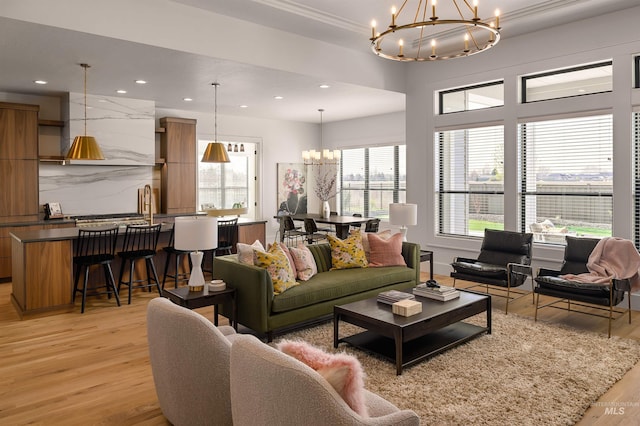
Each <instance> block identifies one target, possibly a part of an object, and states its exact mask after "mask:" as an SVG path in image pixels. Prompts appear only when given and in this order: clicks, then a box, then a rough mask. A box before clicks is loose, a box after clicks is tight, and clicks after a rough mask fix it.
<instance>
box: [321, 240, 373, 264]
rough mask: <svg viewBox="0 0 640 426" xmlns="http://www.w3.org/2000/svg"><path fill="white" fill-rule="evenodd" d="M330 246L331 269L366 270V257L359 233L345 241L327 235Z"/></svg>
mask: <svg viewBox="0 0 640 426" xmlns="http://www.w3.org/2000/svg"><path fill="white" fill-rule="evenodd" d="M327 239H328V240H329V245H330V246H331V269H350V268H366V267H367V264H368V262H367V257H366V255H365V253H364V249H363V248H362V237H361V236H360V233H359V232H355V233H354V234H352V235H350V236H348V237H347V238H346V239H344V240H341V239H340V238H337V237H334V236H333V235H327Z"/></svg>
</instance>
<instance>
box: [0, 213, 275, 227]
mask: <svg viewBox="0 0 640 426" xmlns="http://www.w3.org/2000/svg"><path fill="white" fill-rule="evenodd" d="M206 214H207V213H206V212H198V213H193V214H184V213H182V214H164V213H158V214H155V213H154V215H153V219H154V222H155V223H162V222H163V219H167V218H171V219H173V218H176V217H178V216H204V215H206ZM130 215H131V216H136V215H139V214H138V213H131V214H130ZM90 216H91V215H87V217H90ZM95 216H104V215H95ZM114 216H116V214H114ZM234 217H235V216H234ZM266 222H267V221H266V220H256V219H249V218H244V217H240V218H238V224H251V223H266ZM75 223H76V221H75V219H72V218H71V216H66V217H64V218H62V219H46V220H45V219H44V216H41V217H40V219H38V220H32V221H27V222H9V223H0V228H3V227H20V226H31V225H66V224H74V225H75Z"/></svg>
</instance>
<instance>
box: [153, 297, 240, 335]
mask: <svg viewBox="0 0 640 426" xmlns="http://www.w3.org/2000/svg"><path fill="white" fill-rule="evenodd" d="M163 293H165V294H166V295H167V296H169V300H171V301H172V302H173V303H175V304H176V305H180V306H183V307H185V308H187V309H196V308H202V307H205V306H211V305H213V324H214V325H215V326H216V327H217V326H218V305H219V304H221V303H223V304H224V303H231V312H232V314H231V318H229V323H230V324H231V325H232V326H233V328H234V329H235V330H236V331H238V321H236V318H237V314H238V308H237V306H236V289H235V288H226V289H224V290H221V291H209V292H208V293H207V294H205V291H204V290H202V291H189V287H178V288H173V289H166V290H164V292H163Z"/></svg>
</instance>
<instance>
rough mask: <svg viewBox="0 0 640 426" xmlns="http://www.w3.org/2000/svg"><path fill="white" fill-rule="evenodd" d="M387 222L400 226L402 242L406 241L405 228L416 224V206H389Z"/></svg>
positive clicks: (394, 204)
mask: <svg viewBox="0 0 640 426" xmlns="http://www.w3.org/2000/svg"><path fill="white" fill-rule="evenodd" d="M389 222H390V223H391V224H392V225H400V232H401V233H402V240H403V241H407V226H414V225H417V224H418V205H417V204H407V203H391V204H389Z"/></svg>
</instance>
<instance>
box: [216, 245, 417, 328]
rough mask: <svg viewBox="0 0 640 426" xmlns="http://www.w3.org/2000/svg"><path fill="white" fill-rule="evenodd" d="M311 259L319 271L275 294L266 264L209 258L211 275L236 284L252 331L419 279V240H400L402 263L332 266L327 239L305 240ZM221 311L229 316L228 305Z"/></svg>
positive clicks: (239, 305) (327, 311)
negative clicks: (212, 259) (318, 241)
mask: <svg viewBox="0 0 640 426" xmlns="http://www.w3.org/2000/svg"><path fill="white" fill-rule="evenodd" d="M308 247H309V249H310V250H311V253H312V254H313V257H314V258H315V260H316V264H317V266H318V274H317V275H314V276H313V277H312V278H311V279H310V280H308V281H300V283H301V284H300V285H298V286H295V287H292V288H290V289H288V290H287V291H285V292H283V293H282V294H279V295H274V294H273V284H272V282H271V277H270V276H269V274H268V273H267V271H266V270H265V269H262V268H259V267H257V266H253V265H246V264H243V263H240V262H239V261H238V257H237V255H228V256H219V257H216V258H215V259H214V266H213V270H214V272H215V277H216V278H220V279H222V280H224V281H225V282H226V283H227V286H228V287H231V288H235V289H236V302H237V309H238V314H237V315H238V316H237V319H238V322H239V323H240V324H242V325H244V326H246V327H248V328H250V329H252V330H254V331H256V332H259V333H266V335H267V340H268V341H271V340H272V338H273V332H274V331H276V330H278V329H282V328H286V327H290V326H293V325H295V324H298V323H302V322H307V321H310V320H313V319H317V318H319V317H323V316H326V315H328V314H332V313H333V307H334V306H335V305H343V304H345V303H350V302H354V301H356V300H361V299H366V298H369V297H374V296H376V295H377V294H378V293H380V292H381V291H385V290H390V289H408V288H411V287H414V286H416V285H417V284H418V283H419V282H420V245H419V244H415V243H409V242H404V243H403V244H402V256H403V257H404V259H405V262H406V263H407V266H386V267H380V268H355V269H341V270H336V271H331V270H330V269H331V249H330V246H329V244H327V243H323V244H311V245H309V246H308ZM222 312H223V314H224V315H225V316H227V317H230V315H231V308H230V307H229V306H223V307H222Z"/></svg>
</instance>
